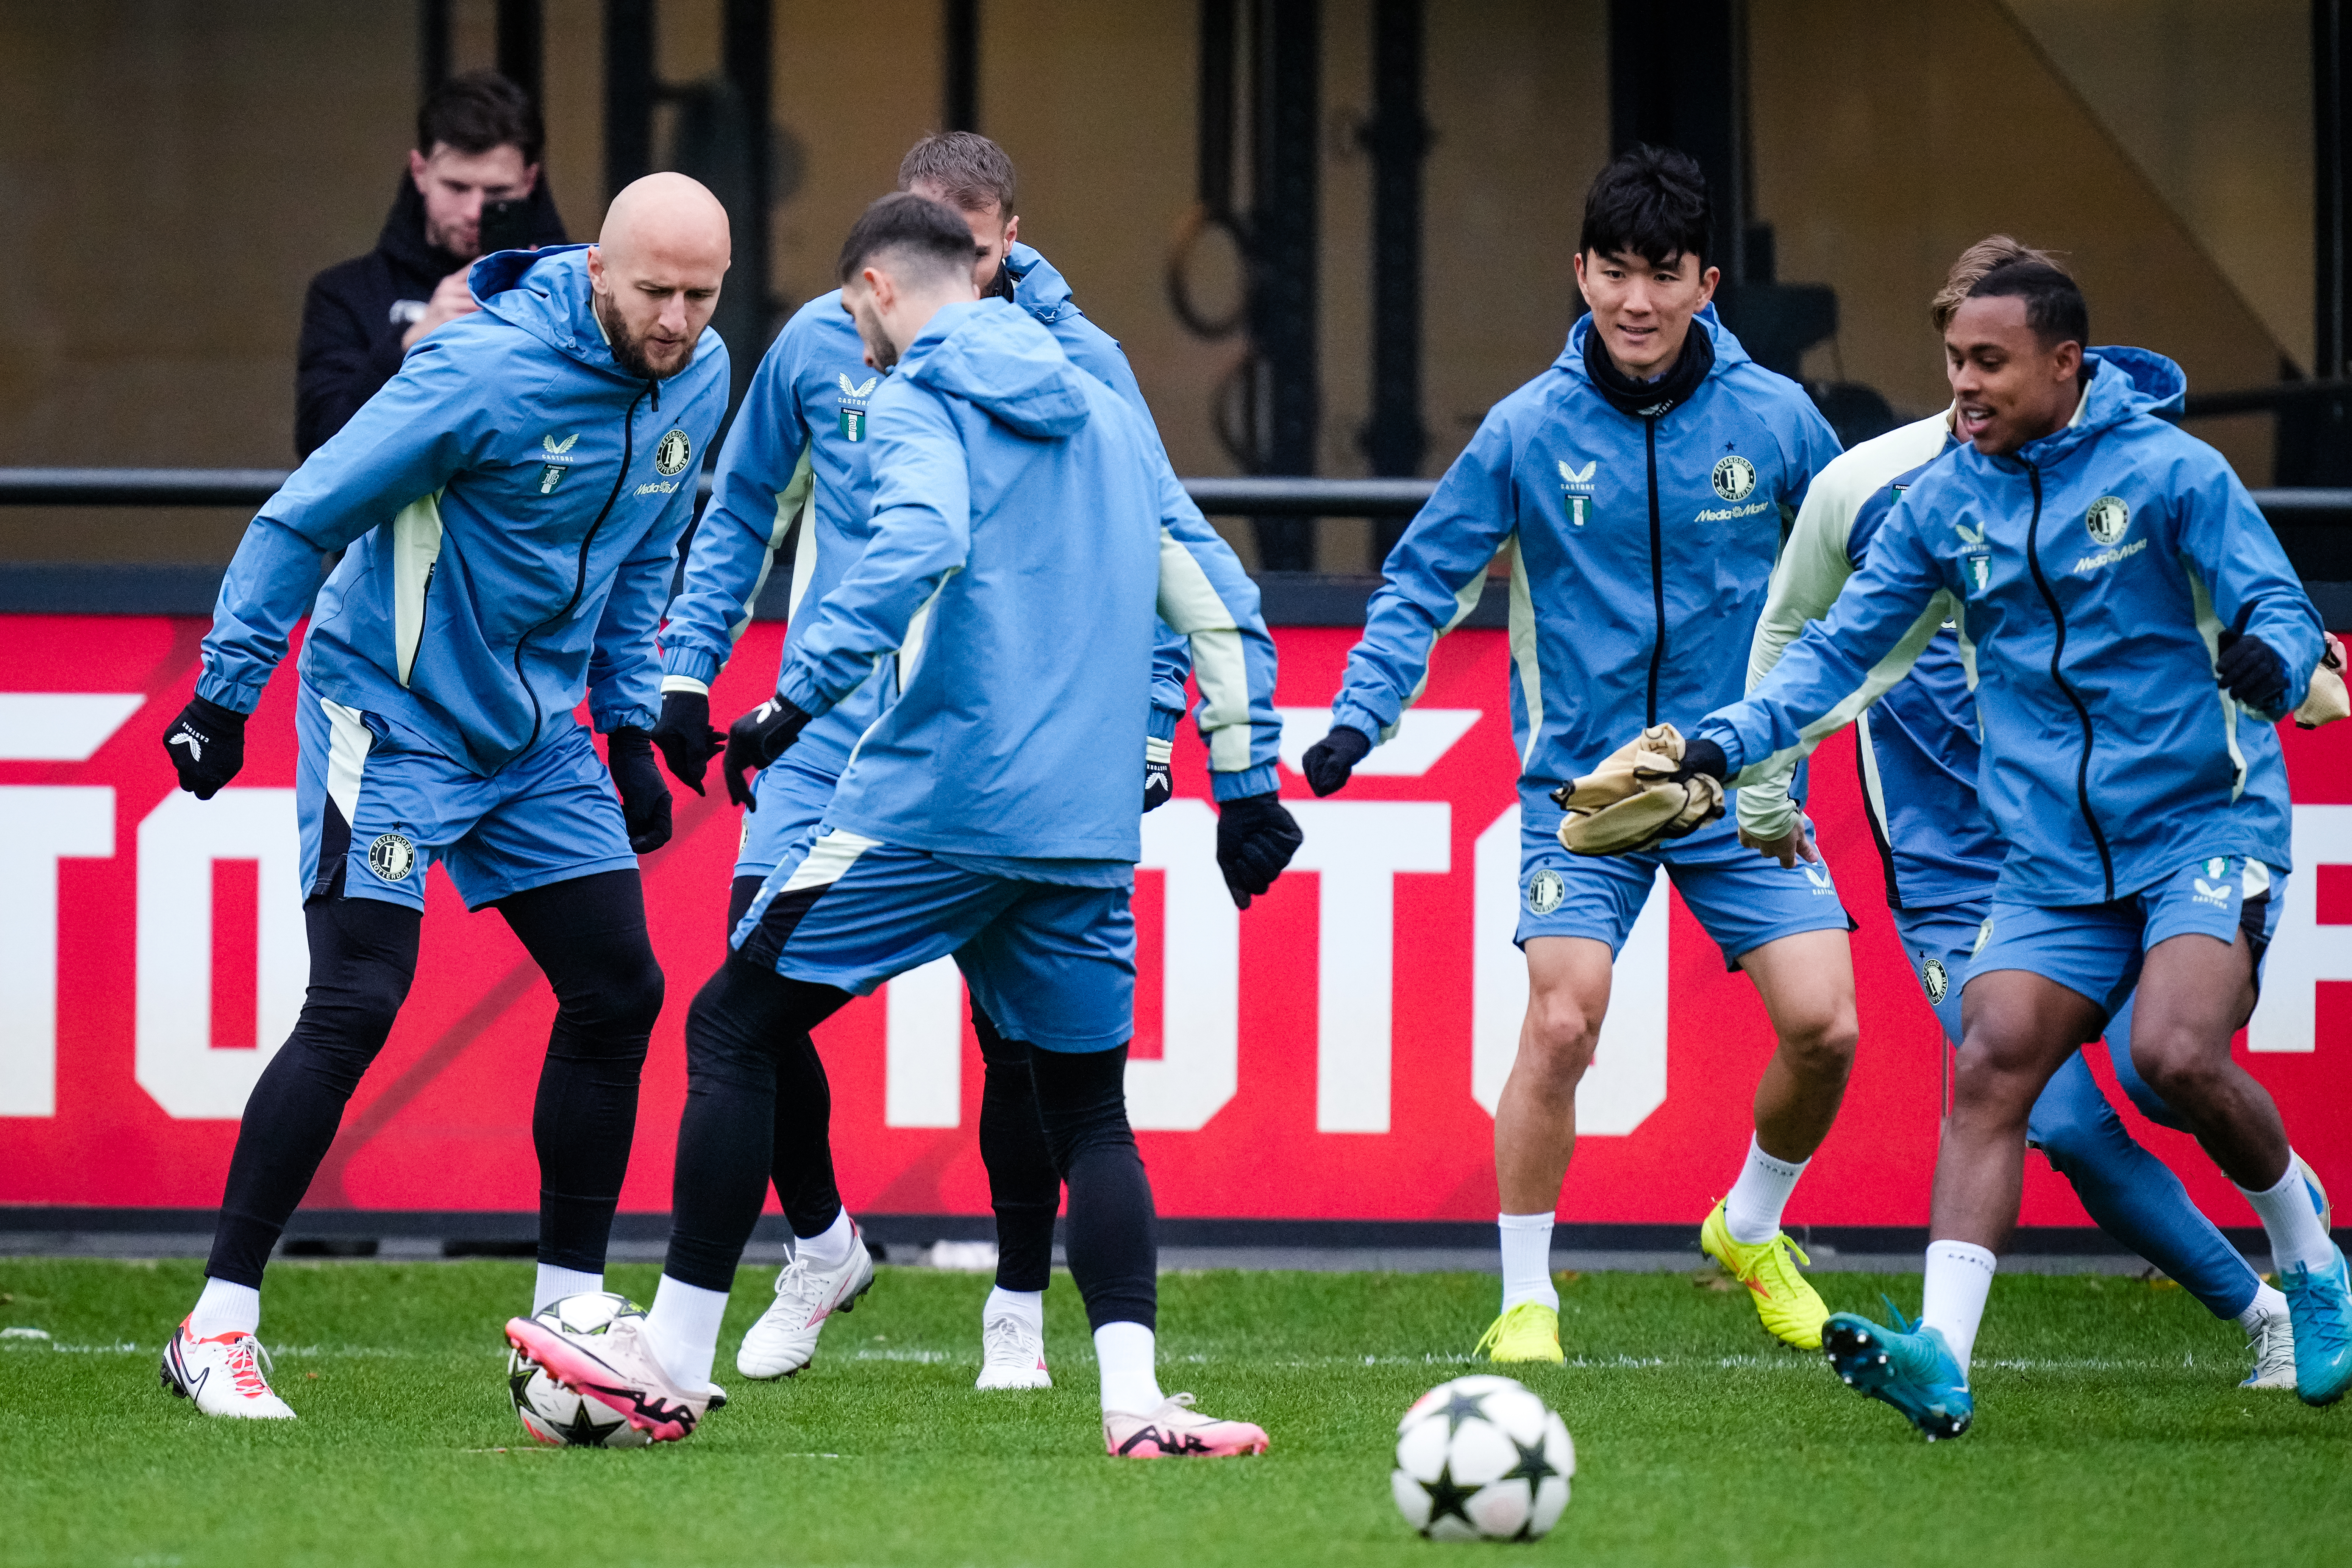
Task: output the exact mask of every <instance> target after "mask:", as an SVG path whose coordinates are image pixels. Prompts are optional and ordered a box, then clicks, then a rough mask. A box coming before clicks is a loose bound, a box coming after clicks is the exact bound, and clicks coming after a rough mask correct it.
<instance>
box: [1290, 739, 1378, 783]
mask: <svg viewBox="0 0 2352 1568" xmlns="http://www.w3.org/2000/svg"><path fill="white" fill-rule="evenodd" d="M1371 749H1372V738H1371V737H1370V735H1367V734H1365V733H1364V732H1363V731H1361V730H1359V729H1357V728H1355V727H1354V726H1353V725H1350V724H1340V725H1338V726H1336V727H1334V728H1333V729H1332V731H1331V732H1330V733H1329V734H1327V735H1325V736H1324V737H1323V738H1322V739H1321V740H1319V741H1318V742H1315V743H1314V744H1313V745H1311V746H1309V747H1307V754H1306V755H1305V756H1303V757H1301V758H1299V759H1298V771H1299V772H1300V773H1305V774H1306V775H1307V788H1309V789H1311V790H1313V791H1314V792H1315V793H1316V795H1318V796H1320V795H1329V794H1331V793H1332V792H1334V791H1335V790H1337V789H1338V788H1339V786H1340V785H1341V784H1346V783H1347V782H1348V775H1349V773H1353V772H1354V771H1355V768H1356V764H1357V763H1360V762H1362V761H1363V760H1364V758H1365V757H1366V756H1368V755H1370V752H1371Z"/></svg>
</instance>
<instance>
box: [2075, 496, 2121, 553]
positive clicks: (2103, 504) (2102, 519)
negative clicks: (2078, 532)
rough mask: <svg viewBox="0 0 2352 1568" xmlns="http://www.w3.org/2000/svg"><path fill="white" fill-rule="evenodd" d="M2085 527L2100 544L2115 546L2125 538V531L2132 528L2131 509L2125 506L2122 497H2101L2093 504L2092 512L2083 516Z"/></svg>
mask: <svg viewBox="0 0 2352 1568" xmlns="http://www.w3.org/2000/svg"><path fill="white" fill-rule="evenodd" d="M2083 526H2084V528H2087V529H2089V530H2090V531H2091V537H2092V538H2093V539H2095V540H2097V541H2098V542H2100V543H2102V544H2113V543H2115V542H2116V541H2117V540H2119V539H2121V538H2122V537H2123V536H2124V530H2126V529H2127V528H2129V527H2130V526H2131V508H2130V507H2128V506H2126V505H2125V504H2124V498H2123V497H2121V496H2101V497H2100V498H2099V499H2098V500H2095V501H2093V502H2092V503H2091V510H2089V511H2087V512H2085V513H2084V514H2083Z"/></svg>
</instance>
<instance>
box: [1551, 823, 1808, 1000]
mask: <svg viewBox="0 0 2352 1568" xmlns="http://www.w3.org/2000/svg"><path fill="white" fill-rule="evenodd" d="M1560 815H1561V814H1560V813H1559V812H1558V811H1547V812H1543V813H1538V812H1535V811H1530V810H1525V809H1522V811H1521V813H1520V816H1519V929H1518V931H1517V935H1516V936H1515V937H1514V938H1513V940H1514V941H1516V942H1518V943H1519V944H1520V945H1521V946H1525V945H1526V943H1527V940H1528V938H1529V937H1531V936H1582V937H1590V938H1591V939H1592V940H1593V941H1595V942H1607V943H1608V944H1609V951H1610V952H1612V954H1613V953H1615V952H1618V951H1619V950H1620V949H1622V948H1623V947H1624V945H1625V938H1626V936H1627V935H1628V934H1629V933H1631V932H1632V931H1633V921H1635V920H1636V919H1637V918H1639V917H1640V915H1641V913H1642V906H1643V904H1645V903H1647V902H1649V899H1650V889H1651V887H1652V886H1653V885H1654V883H1655V882H1656V881H1657V877H1658V868H1659V867H1660V866H1664V868H1666V875H1667V876H1669V877H1671V878H1673V879H1674V883H1675V891H1676V892H1678V893H1680V894H1682V896H1683V902H1685V903H1686V904H1688V905H1689V906H1690V910H1691V913H1693V914H1695V915H1696V916H1697V917H1698V923H1699V924H1700V925H1702V926H1704V927H1706V934H1707V935H1709V936H1711V937H1713V938H1714V939H1715V945H1716V946H1717V947H1718V948H1720V949H1722V950H1723V962H1724V965H1725V967H1726V968H1729V969H1737V968H1738V967H1739V960H1740V958H1741V956H1742V955H1744V954H1746V953H1749V952H1754V951H1755V950H1756V949H1758V948H1759V947H1762V946H1763V945H1764V944H1765V943H1766V942H1778V941H1779V940H1780V938H1782V937H1784V936H1795V935H1796V934H1798V933H1799V932H1801V931H1853V929H1854V923H1853V920H1852V918H1851V917H1849V916H1848V915H1847V914H1846V911H1845V906H1844V905H1843V904H1842V903H1840V902H1839V901H1838V891H1837V882H1836V881H1835V879H1832V877H1831V875H1830V868H1829V867H1828V866H1827V865H1825V864H1824V865H1820V866H1811V865H1807V864H1805V863H1804V862H1802V861H1800V862H1799V863H1798V864H1796V865H1795V866H1793V867H1784V866H1782V865H1781V864H1780V862H1779V861H1777V860H1768V859H1766V858H1764V857H1763V856H1761V855H1759V854H1758V853H1756V851H1755V850H1753V849H1750V848H1748V847H1747V846H1745V845H1743V844H1741V843H1740V842H1739V826H1738V823H1736V822H1735V821H1733V820H1732V818H1731V816H1729V814H1728V813H1726V815H1725V816H1724V818H1723V820H1721V821H1719V822H1714V823H1710V824H1708V825H1707V826H1705V827H1702V828H1700V829H1699V830H1698V831H1697V832H1696V833H1694V834H1692V835H1691V836H1690V837H1687V838H1677V839H1675V840H1673V841H1672V842H1670V843H1668V844H1666V845H1664V846H1663V847H1660V848H1658V849H1656V850H1654V851H1653V852H1651V853H1649V854H1643V855H1617V856H1610V857H1608V858H1595V857H1591V856H1586V855H1571V854H1570V853H1569V852H1568V851H1567V850H1566V849H1565V848H1563V847H1561V846H1560V842H1559V821H1560Z"/></svg>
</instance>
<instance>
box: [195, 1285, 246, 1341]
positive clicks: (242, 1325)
mask: <svg viewBox="0 0 2352 1568" xmlns="http://www.w3.org/2000/svg"><path fill="white" fill-rule="evenodd" d="M260 1329H261V1292H260V1291H258V1290H257V1289H254V1288H253V1287H252V1286H250V1285H232V1284H230V1283H229V1282H228V1281H227V1280H226V1279H212V1278H211V1277H209V1276H207V1277H206V1278H205V1290H204V1294H203V1295H201V1296H198V1297H197V1298H196V1310H194V1311H193V1312H190V1313H189V1314H188V1332H189V1333H190V1334H191V1335H192V1336H194V1338H196V1339H200V1340H210V1339H217V1338H219V1337H220V1336H221V1335H223V1334H250V1333H257V1332H259V1331H260Z"/></svg>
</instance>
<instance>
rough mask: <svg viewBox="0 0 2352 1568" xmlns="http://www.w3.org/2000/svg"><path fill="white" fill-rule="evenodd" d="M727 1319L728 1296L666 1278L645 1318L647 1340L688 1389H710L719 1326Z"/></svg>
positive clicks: (679, 1382)
mask: <svg viewBox="0 0 2352 1568" xmlns="http://www.w3.org/2000/svg"><path fill="white" fill-rule="evenodd" d="M726 1316H727V1292H726V1291H724V1290H706V1289H703V1288H702V1287H701V1286H699V1285H688V1283H686V1281H684V1280H683V1279H671V1278H670V1277H669V1276H668V1275H667V1274H665V1275H663V1276H662V1277H661V1283H660V1284H658V1285H656V1286H655V1287H654V1304H653V1310H651V1311H649V1312H647V1313H646V1330H645V1331H646V1339H647V1340H649V1341H650V1342H652V1344H653V1352H654V1354H655V1355H656V1356H658V1357H660V1358H661V1363H662V1367H663V1369H664V1370H665V1371H667V1373H669V1374H670V1376H672V1377H674V1378H676V1379H677V1383H678V1385H679V1386H680V1387H682V1388H686V1389H689V1390H691V1389H698V1388H708V1387H709V1386H710V1363H712V1362H714V1361H716V1360H718V1359H719V1321H720V1320H721V1319H723V1318H725V1317H726Z"/></svg>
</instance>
